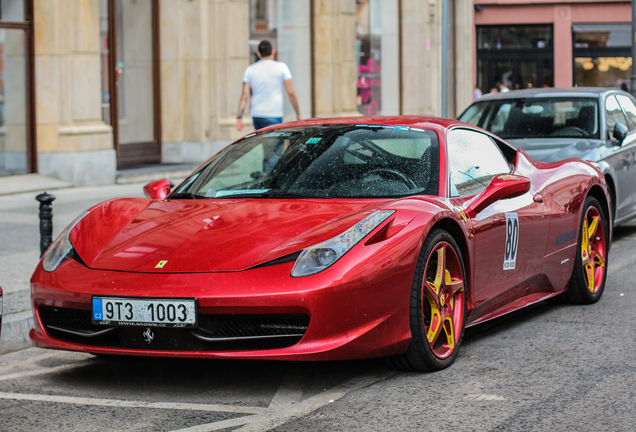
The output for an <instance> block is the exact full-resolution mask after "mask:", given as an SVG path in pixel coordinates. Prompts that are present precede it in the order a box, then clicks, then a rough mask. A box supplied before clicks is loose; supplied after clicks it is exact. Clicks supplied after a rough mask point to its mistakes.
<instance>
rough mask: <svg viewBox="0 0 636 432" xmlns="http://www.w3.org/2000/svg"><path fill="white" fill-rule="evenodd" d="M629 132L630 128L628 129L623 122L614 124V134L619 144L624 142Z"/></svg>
mask: <svg viewBox="0 0 636 432" xmlns="http://www.w3.org/2000/svg"><path fill="white" fill-rule="evenodd" d="M627 132H629V130H628V129H627V126H625V125H624V124H623V123H616V125H615V126H614V133H612V136H613V137H614V138H615V139H616V140H618V145H621V144H622V143H623V140H624V139H625V137H626V136H627Z"/></svg>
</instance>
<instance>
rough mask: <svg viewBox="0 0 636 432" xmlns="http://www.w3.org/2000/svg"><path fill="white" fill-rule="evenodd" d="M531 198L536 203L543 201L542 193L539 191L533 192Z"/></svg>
mask: <svg viewBox="0 0 636 432" xmlns="http://www.w3.org/2000/svg"><path fill="white" fill-rule="evenodd" d="M532 199H533V200H534V202H536V203H539V204H540V203H542V202H543V195H541V194H540V193H536V194H534V196H533V197H532Z"/></svg>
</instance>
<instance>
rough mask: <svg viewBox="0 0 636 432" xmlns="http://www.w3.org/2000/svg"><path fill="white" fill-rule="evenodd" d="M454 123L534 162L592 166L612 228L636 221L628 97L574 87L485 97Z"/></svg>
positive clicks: (634, 111) (635, 155)
mask: <svg viewBox="0 0 636 432" xmlns="http://www.w3.org/2000/svg"><path fill="white" fill-rule="evenodd" d="M459 120H462V121H464V122H466V123H470V124H473V125H475V126H479V127H481V128H483V129H486V130H488V131H490V132H492V133H494V134H496V135H498V136H500V137H501V138H503V139H505V140H506V141H508V142H509V143H510V144H512V145H513V146H515V147H517V148H522V149H523V150H525V151H526V152H527V153H528V154H529V155H530V156H531V157H532V158H534V159H536V160H539V161H547V162H554V161H559V160H563V159H569V158H580V159H585V160H590V161H594V162H596V163H597V164H598V165H599V167H600V169H601V171H602V172H603V174H604V175H605V179H606V180H607V183H608V186H609V188H610V193H611V195H612V213H613V214H612V216H613V218H614V225H620V224H622V223H625V222H627V221H628V220H630V219H632V218H634V217H636V133H635V132H636V99H634V97H633V96H632V95H630V94H629V93H626V92H624V91H621V90H615V89H608V88H592V87H577V88H565V89H559V88H550V89H531V90H515V91H510V92H507V93H496V94H488V95H486V96H484V97H483V98H481V99H479V100H477V101H475V102H474V103H473V104H472V105H470V106H469V107H468V108H467V109H466V110H465V111H464V112H463V113H462V114H461V115H460V116H459Z"/></svg>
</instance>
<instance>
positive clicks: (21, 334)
mask: <svg viewBox="0 0 636 432" xmlns="http://www.w3.org/2000/svg"><path fill="white" fill-rule="evenodd" d="M32 325H33V314H32V313H31V311H30V310H29V311H24V312H19V313H16V314H11V315H4V316H3V317H2V338H1V339H0V354H6V353H9V352H12V351H17V350H21V349H24V348H30V347H31V346H33V343H32V342H31V338H29V330H30V329H31V326H32Z"/></svg>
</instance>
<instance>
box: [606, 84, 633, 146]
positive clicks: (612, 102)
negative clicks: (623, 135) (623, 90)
mask: <svg viewBox="0 0 636 432" xmlns="http://www.w3.org/2000/svg"><path fill="white" fill-rule="evenodd" d="M616 123H623V124H624V125H625V126H627V125H628V123H627V121H626V120H625V116H624V115H623V111H621V107H620V105H619V104H618V101H617V100H616V96H614V95H612V96H609V97H608V98H607V99H606V100H605V124H606V126H607V136H606V137H605V138H606V139H611V138H612V134H613V133H614V126H616Z"/></svg>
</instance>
